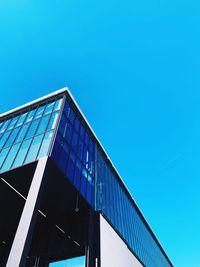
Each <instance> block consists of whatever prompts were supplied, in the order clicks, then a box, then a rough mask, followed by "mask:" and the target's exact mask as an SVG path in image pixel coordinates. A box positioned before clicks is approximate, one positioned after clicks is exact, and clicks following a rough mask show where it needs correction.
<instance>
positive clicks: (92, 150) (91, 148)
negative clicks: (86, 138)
mask: <svg viewBox="0 0 200 267" xmlns="http://www.w3.org/2000/svg"><path fill="white" fill-rule="evenodd" d="M89 147H90V151H91V152H92V153H93V154H94V141H93V140H92V139H91V138H90V145H89Z"/></svg>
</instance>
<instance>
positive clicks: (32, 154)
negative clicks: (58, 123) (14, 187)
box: [25, 134, 43, 163]
mask: <svg viewBox="0 0 200 267" xmlns="http://www.w3.org/2000/svg"><path fill="white" fill-rule="evenodd" d="M42 137H43V134H41V135H38V136H36V137H34V139H33V142H32V144H31V146H30V148H29V151H28V154H27V156H26V160H25V163H28V162H31V161H34V160H35V159H36V156H37V153H38V151H39V148H40V145H41V141H42Z"/></svg>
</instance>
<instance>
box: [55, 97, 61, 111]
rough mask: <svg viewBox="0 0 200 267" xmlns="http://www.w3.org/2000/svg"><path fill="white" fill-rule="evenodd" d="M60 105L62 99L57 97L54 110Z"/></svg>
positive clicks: (58, 108)
mask: <svg viewBox="0 0 200 267" xmlns="http://www.w3.org/2000/svg"><path fill="white" fill-rule="evenodd" d="M61 105H62V99H58V100H57V101H56V103H55V106H54V111H56V110H60V108H61Z"/></svg>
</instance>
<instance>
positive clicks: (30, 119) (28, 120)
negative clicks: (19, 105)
mask: <svg viewBox="0 0 200 267" xmlns="http://www.w3.org/2000/svg"><path fill="white" fill-rule="evenodd" d="M35 112H36V110H35V109H34V110H31V111H29V113H28V116H27V118H26V121H25V123H26V122H31V121H32V120H33V117H34V115H35Z"/></svg>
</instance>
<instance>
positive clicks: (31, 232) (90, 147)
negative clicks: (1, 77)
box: [0, 88, 173, 267]
mask: <svg viewBox="0 0 200 267" xmlns="http://www.w3.org/2000/svg"><path fill="white" fill-rule="evenodd" d="M0 214H1V219H0V267H5V266H6V267H19V266H20V267H25V266H26V267H33V266H34V267H47V266H49V267H58V266H59V267H65V266H66V267H83V266H84V267H142V266H146V267H170V266H173V265H172V263H171V261H170V260H169V258H168V256H167V255H166V253H165V251H164V250H163V248H162V246H161V245H160V243H159V241H158V240H157V238H156V237H155V235H154V233H153V232H152V230H151V228H150V226H149V224H148V223H147V221H146V220H145V218H144V216H143V215H142V213H141V211H140V210H139V208H138V206H137V205H136V203H135V201H134V199H133V198H132V196H131V195H130V193H129V191H128V189H127V188H126V186H125V184H124V182H123V181H122V179H121V178H120V175H119V174H118V172H117V170H116V168H115V167H114V166H113V164H112V162H111V160H110V159H109V157H108V156H107V154H106V152H105V150H104V148H103V146H102V145H101V143H100V141H99V140H98V139H97V137H96V135H95V134H94V132H93V131H92V129H91V127H90V125H89V123H88V122H87V120H86V118H85V117H84V115H83V114H82V112H81V110H80V108H79V107H78V105H77V103H76V102H75V100H74V99H73V97H72V95H71V93H70V92H69V90H68V89H67V88H64V89H61V90H58V91H56V92H54V93H52V94H50V95H47V96H45V97H42V98H40V99H37V100H35V101H33V102H30V103H28V104H25V105H23V106H21V107H19V108H16V109H13V110H11V111H9V112H6V113H4V114H1V116H0Z"/></svg>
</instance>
